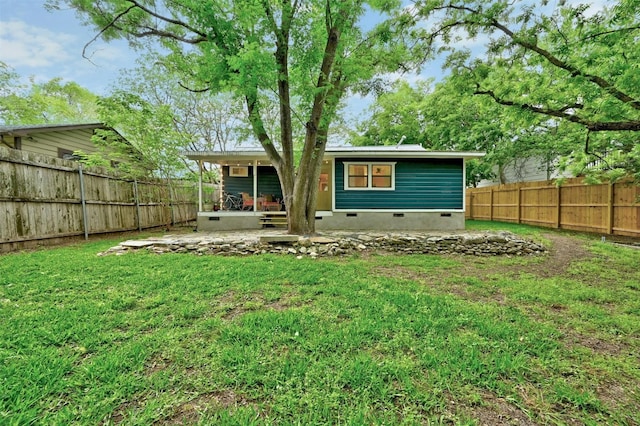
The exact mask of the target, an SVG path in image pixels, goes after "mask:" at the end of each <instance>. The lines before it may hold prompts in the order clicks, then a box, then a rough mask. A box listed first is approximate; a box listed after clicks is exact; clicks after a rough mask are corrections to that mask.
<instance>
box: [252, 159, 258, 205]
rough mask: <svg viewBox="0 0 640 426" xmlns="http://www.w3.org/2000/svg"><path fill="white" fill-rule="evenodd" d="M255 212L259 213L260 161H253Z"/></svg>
mask: <svg viewBox="0 0 640 426" xmlns="http://www.w3.org/2000/svg"><path fill="white" fill-rule="evenodd" d="M253 211H254V212H255V211H258V160H253Z"/></svg>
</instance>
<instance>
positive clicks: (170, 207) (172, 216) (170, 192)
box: [167, 181, 176, 226]
mask: <svg viewBox="0 0 640 426" xmlns="http://www.w3.org/2000/svg"><path fill="white" fill-rule="evenodd" d="M167 188H168V189H169V212H170V214H171V226H174V225H175V224H176V216H175V211H174V210H173V203H174V199H173V191H171V181H168V182H167Z"/></svg>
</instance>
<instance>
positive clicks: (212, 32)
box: [49, 0, 403, 234]
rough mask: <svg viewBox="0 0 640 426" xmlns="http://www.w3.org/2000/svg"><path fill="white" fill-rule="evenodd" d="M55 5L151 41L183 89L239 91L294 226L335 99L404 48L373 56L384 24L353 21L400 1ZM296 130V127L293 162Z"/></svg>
mask: <svg viewBox="0 0 640 426" xmlns="http://www.w3.org/2000/svg"><path fill="white" fill-rule="evenodd" d="M62 3H65V4H68V5H70V6H71V7H73V8H75V9H76V10H77V11H78V12H80V13H81V14H82V16H84V17H86V18H87V19H88V20H89V21H90V22H91V23H93V24H94V25H96V26H97V27H98V28H99V30H100V33H99V35H101V36H102V37H104V38H106V39H110V38H127V39H129V40H132V41H134V42H136V41H139V40H144V39H145V38H153V39H155V40H159V41H160V42H161V43H162V45H163V46H164V47H165V48H166V49H168V51H169V52H170V53H169V54H168V55H167V58H166V61H167V62H168V63H171V64H173V66H174V67H175V68H176V69H177V70H180V71H181V73H182V75H183V81H182V82H181V83H182V84H183V85H184V86H186V87H189V88H191V89H192V90H198V91H204V90H211V91H213V92H218V91H230V92H233V93H234V94H235V95H236V96H239V97H240V98H241V99H242V100H243V102H244V104H245V108H246V113H247V116H248V121H249V124H250V126H251V129H252V131H253V133H254V136H255V138H256V139H257V140H258V141H259V142H260V144H261V145H262V147H263V148H264V150H265V152H266V153H267V156H268V157H269V159H270V161H271V162H272V164H273V165H274V167H275V169H276V170H277V172H278V176H279V178H280V182H281V186H282V191H283V195H284V199H285V202H286V204H287V208H288V218H289V231H290V232H292V233H301V234H307V233H312V232H314V231H315V204H316V197H317V190H316V187H317V181H318V179H319V174H320V166H321V163H322V157H323V155H324V151H325V147H326V143H327V137H328V133H329V129H330V125H331V123H332V120H333V118H334V117H335V113H336V111H337V109H338V107H339V104H340V100H341V98H342V97H343V95H344V94H345V92H346V90H347V89H348V88H349V87H350V86H352V85H354V84H356V83H358V82H360V81H362V80H365V79H367V78H369V77H371V76H372V75H373V73H374V72H376V70H378V69H379V68H380V66H381V65H382V64H384V62H385V61H394V60H396V59H397V58H398V55H401V54H402V53H403V51H402V50H401V49H397V50H394V51H392V53H393V54H386V55H381V54H380V50H379V49H376V48H375V46H376V43H378V42H382V43H384V44H386V45H391V44H393V43H394V38H393V37H390V33H389V31H388V29H386V30H378V29H376V30H374V31H373V32H372V33H371V34H364V33H363V31H362V30H361V29H360V27H359V26H358V25H357V24H358V20H359V18H360V17H361V16H362V15H363V14H364V12H365V10H366V9H365V6H366V5H367V4H368V6H370V7H373V8H378V9H380V10H382V11H384V12H389V11H391V9H393V8H396V7H398V6H399V2H398V1H397V0H376V1H369V2H364V1H360V0H326V1H319V0H315V1H300V0H280V1H275V0H244V1H232V0H205V1H203V0H173V1H164V2H157V1H152V0H101V1H93V0H91V1H89V0H51V1H49V5H50V6H51V7H56V6H59V5H60V4H62ZM272 94H277V95H276V96H277V98H276V100H277V105H278V107H279V125H278V130H279V133H278V134H275V135H274V134H271V133H269V132H268V130H267V127H266V125H265V118H264V109H265V105H266V103H267V102H269V101H270V100H271V99H273V95H272ZM295 127H298V128H300V129H302V130H301V133H304V142H303V147H302V152H301V154H300V158H299V160H297V161H296V158H295V157H294V135H295V134H296V132H295V131H294V128H295ZM276 141H277V142H279V144H278V143H276Z"/></svg>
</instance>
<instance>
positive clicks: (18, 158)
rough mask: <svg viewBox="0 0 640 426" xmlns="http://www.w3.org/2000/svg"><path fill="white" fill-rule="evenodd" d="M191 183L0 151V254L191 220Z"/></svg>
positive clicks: (193, 204)
mask: <svg viewBox="0 0 640 426" xmlns="http://www.w3.org/2000/svg"><path fill="white" fill-rule="evenodd" d="M196 203H197V187H195V185H192V184H191V183H182V182H168V181H163V180H149V181H144V182H140V181H138V180H136V179H130V178H125V177H121V176H117V175H115V174H113V173H111V172H108V171H106V170H105V169H102V168H84V167H82V165H81V164H79V163H77V162H74V161H67V160H61V159H57V158H53V157H48V156H44V155H37V154H33V153H28V152H24V151H17V150H13V149H8V148H4V147H0V252H3V251H11V250H16V249H20V248H26V247H32V246H36V245H41V244H52V243H53V244H55V243H59V242H61V241H64V240H65V239H68V238H70V237H82V236H84V238H85V239H86V238H88V236H89V235H92V234H104V233H112V232H125V231H135V230H142V229H146V228H153V227H158V226H169V225H172V224H175V223H181V222H187V221H191V220H195V218H196V216H197V205H196Z"/></svg>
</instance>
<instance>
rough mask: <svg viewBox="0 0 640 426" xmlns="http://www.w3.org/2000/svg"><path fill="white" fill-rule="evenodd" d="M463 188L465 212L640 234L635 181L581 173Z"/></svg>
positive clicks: (506, 219) (576, 228)
mask: <svg viewBox="0 0 640 426" xmlns="http://www.w3.org/2000/svg"><path fill="white" fill-rule="evenodd" d="M556 183H557V182H556V181H553V180H552V181H543V182H520V183H512V184H507V185H498V186H490V187H485V188H472V189H467V194H466V217H467V218H468V219H482V220H492V221H501V222H516V223H524V224H529V225H536V226H544V227H550V228H560V229H569V230H574V231H585V232H594V233H600V234H609V235H625V236H631V237H640V186H638V185H635V184H633V183H630V182H619V183H615V184H609V183H605V184H596V185H590V184H586V183H585V182H584V179H583V178H574V179H564V180H563V181H562V182H561V184H560V185H557V184H556Z"/></svg>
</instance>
